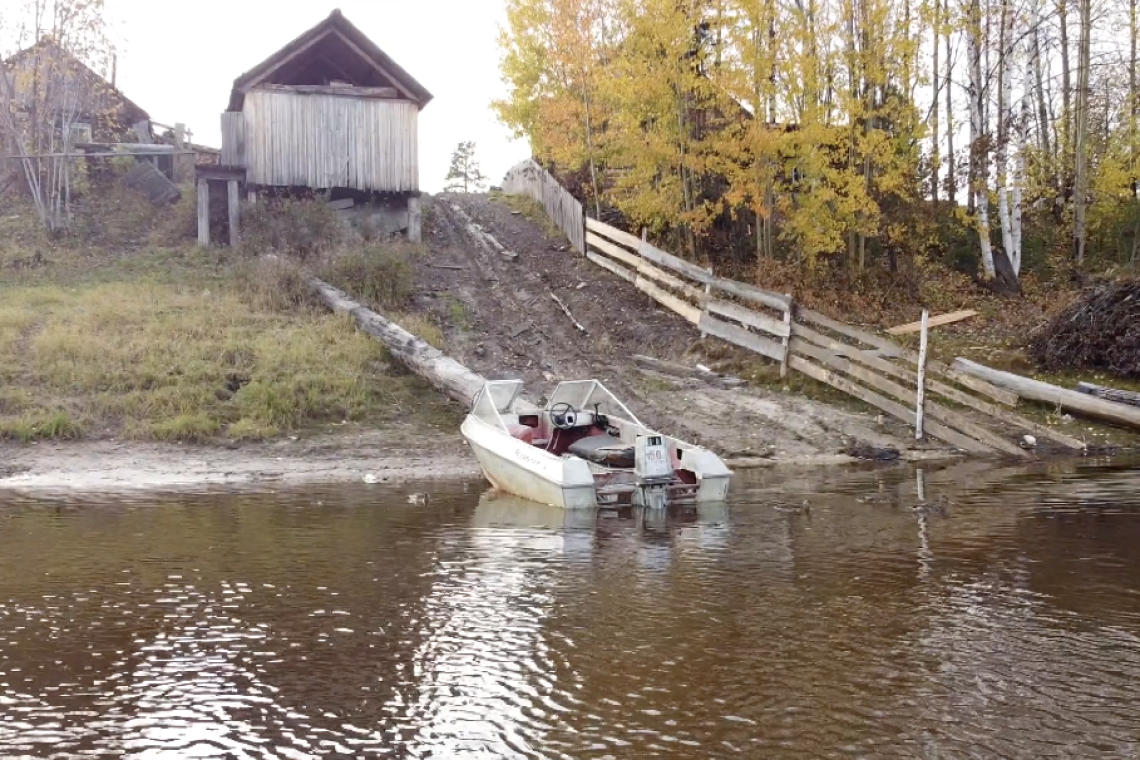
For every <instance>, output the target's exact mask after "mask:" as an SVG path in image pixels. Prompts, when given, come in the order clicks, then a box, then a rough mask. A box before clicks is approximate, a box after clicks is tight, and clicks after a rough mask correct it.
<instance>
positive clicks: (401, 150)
mask: <svg viewBox="0 0 1140 760" xmlns="http://www.w3.org/2000/svg"><path fill="white" fill-rule="evenodd" d="M431 99H432V95H431V93H429V92H428V91H427V90H426V89H425V88H424V87H423V85H421V84H420V83H419V82H417V81H416V80H415V79H414V78H413V77H412V76H411V75H410V74H408V72H406V71H405V70H404V69H403V68H401V67H400V66H399V64H397V63H396V62H395V61H393V60H392V59H391V58H389V57H388V56H387V55H386V54H385V53H384V51H382V50H381V49H380V48H379V47H377V46H376V44H375V43H374V42H372V41H371V40H370V39H368V37H366V36H365V35H364V33H363V32H361V31H360V30H359V29H358V28H356V26H354V25H353V24H352V23H351V22H350V21H349V20H348V19H346V18H345V17H344V16H343V15H342V14H341V12H340V10H339V9H338V10H334V11H333V12H332V13H331V14H330V15H329V16H328V18H326V19H325V20H324V21H322V22H321V23H319V24H317V25H316V26H314V27H313V28H312V29H309V30H308V31H307V32H305V33H304V34H302V35H301V36H300V37H297V38H296V39H295V40H293V41H292V42H290V43H289V44H288V45H286V46H285V47H283V48H281V49H280V50H278V51H277V52H276V53H274V54H273V55H271V56H270V57H269V58H267V59H265V60H264V61H262V62H261V63H259V64H258V65H257V66H255V67H254V68H252V69H250V70H249V71H247V72H246V73H244V74H242V75H241V76H240V77H238V78H237V79H236V80H235V81H234V85H233V90H232V91H231V93H230V102H229V108H228V109H227V110H226V111H225V113H223V114H222V153H221V157H220V161H219V164H218V165H216V166H209V167H205V166H199V167H198V171H197V175H198V237H199V242H200V243H202V244H204V245H207V244H209V215H208V214H209V211H208V209H209V186H210V183H211V182H215V183H217V182H225V183H226V187H227V207H228V212H229V223H230V242H231V244H233V243H234V242H235V241H236V240H237V224H238V201H239V198H240V197H241V186H244V189H245V191H246V194H247V195H248V197H249V198H250V200H254V199H255V198H256V197H257V195H258V194H259V193H266V194H271V193H274V192H280V191H282V190H287V189H288V190H293V189H298V188H307V189H311V190H314V191H320V192H327V193H329V195H330V196H331V198H332V199H333V200H339V201H342V203H341V205H352V204H359V205H363V206H365V207H366V208H368V212H367V213H369V214H370V215H371V216H372V218H373V219H374V221H375V222H377V223H378V226H379V229H380V231H381V232H389V233H395V232H406V233H407V236H408V237H409V238H410V239H412V240H416V241H418V240H419V238H420V215H419V194H420V190H419V144H418V134H419V127H418V124H419V112H420V109H422V108H423V107H424V106H425V105H427V104H428V102H429V101H430V100H431Z"/></svg>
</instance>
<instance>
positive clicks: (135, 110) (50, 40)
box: [0, 34, 151, 121]
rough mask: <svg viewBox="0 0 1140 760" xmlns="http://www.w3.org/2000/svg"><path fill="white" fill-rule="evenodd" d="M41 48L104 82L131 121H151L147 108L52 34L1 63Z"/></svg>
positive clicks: (11, 60) (17, 59)
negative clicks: (62, 57) (128, 95)
mask: <svg viewBox="0 0 1140 760" xmlns="http://www.w3.org/2000/svg"><path fill="white" fill-rule="evenodd" d="M41 49H43V50H48V51H49V52H50V53H52V54H54V55H60V56H65V57H66V58H67V59H68V60H69V61H70V62H71V63H73V64H75V65H76V66H79V67H80V68H81V69H82V70H84V71H86V72H87V73H88V74H89V75H90V76H92V77H93V78H95V79H98V80H99V81H100V82H102V83H103V84H104V85H105V86H106V87H107V89H108V90H109V91H110V93H111V94H112V95H114V96H115V97H117V98H118V99H119V100H121V101H122V102H123V106H124V107H125V108H126V110H127V111H128V112H129V117H130V119H131V121H150V120H151V118H150V114H149V113H147V110H146V109H145V108H143V107H142V106H140V105H139V104H138V103H136V102H134V101H133V100H131V99H130V98H128V97H127V96H126V95H125V94H123V91H122V90H120V89H119V88H118V87H117V86H116V85H113V84H111V83H110V82H108V81H107V78H106V77H104V76H102V75H100V74H99V73H98V72H96V71H95V70H94V69H93V68H91V67H90V66H88V65H87V64H86V63H84V62H83V61H82V60H81V59H80V58H79V56H77V55H75V53H72V52H71V51H70V50H68V49H67V48H65V47H64V46H63V45H61V44H60V43H59V42H57V41H56V39H55V38H54V37H52V36H51V35H50V34H45V35H43V36H42V37H40V39H39V40H37V41H36V42H35V43H33V44H31V45H29V46H28V47H26V48H23V49H22V50H17V51H16V52H15V53H13V54H12V55H10V56H9V57H8V58H7V60H4V61H0V63H2V64H3V65H4V66H11V65H14V64H17V63H19V62H20V61H21V60H22V59H23V58H24V57H25V56H28V55H32V54H33V53H35V52H36V51H37V50H41Z"/></svg>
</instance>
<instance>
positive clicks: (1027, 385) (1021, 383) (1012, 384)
mask: <svg viewBox="0 0 1140 760" xmlns="http://www.w3.org/2000/svg"><path fill="white" fill-rule="evenodd" d="M954 368H955V369H957V370H960V371H962V372H965V373H967V374H969V375H973V376H974V377H979V378H981V379H982V380H985V381H987V382H990V383H993V384H994V385H997V386H1000V387H1002V388H1009V389H1010V390H1011V391H1014V392H1015V393H1017V395H1019V396H1021V397H1022V398H1028V399H1033V400H1034V401H1040V402H1042V403H1045V404H1056V405H1058V406H1061V407H1064V408H1066V409H1070V410H1072V411H1074V412H1080V413H1082V414H1085V415H1088V416H1089V417H1096V418H1098V419H1102V420H1106V421H1108V422H1114V423H1116V424H1118V425H1127V426H1129V427H1134V428H1140V408H1136V407H1132V406H1127V405H1125V404H1118V403H1116V402H1115V401H1105V400H1104V399H1100V398H1097V397H1095V396H1089V395H1086V394H1084V393H1078V392H1077V391H1071V390H1068V389H1067V388H1061V387H1058V386H1056V385H1050V384H1049V383H1043V382H1041V381H1040V380H1032V379H1030V378H1028V377H1022V376H1021V375H1015V374H1013V373H1012V372H1003V371H1002V370H998V369H993V368H991V367H987V366H985V365H984V364H978V363H977V362H972V361H970V360H969V359H963V358H961V357H959V358H957V359H955V360H954Z"/></svg>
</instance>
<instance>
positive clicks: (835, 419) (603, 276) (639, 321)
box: [417, 194, 947, 463]
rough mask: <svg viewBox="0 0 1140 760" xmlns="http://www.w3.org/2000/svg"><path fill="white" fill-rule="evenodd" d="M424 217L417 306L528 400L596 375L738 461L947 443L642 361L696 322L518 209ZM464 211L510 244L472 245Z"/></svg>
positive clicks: (463, 354) (813, 458)
mask: <svg viewBox="0 0 1140 760" xmlns="http://www.w3.org/2000/svg"><path fill="white" fill-rule="evenodd" d="M425 219H426V221H425V240H426V242H427V244H428V247H429V249H430V251H431V253H430V256H429V257H428V258H427V259H426V260H425V261H424V262H422V263H421V266H420V267H419V268H418V272H417V278H418V282H417V292H418V293H419V296H418V298H419V303H418V304H417V306H418V307H419V308H421V309H423V310H425V311H430V312H433V313H435V314H436V315H437V318H438V319H439V321H440V322H441V323H442V324H444V325H445V326H446V329H445V332H446V335H447V343H448V353H450V354H452V355H453V356H455V358H456V359H458V360H459V361H462V362H463V363H464V364H466V365H467V366H469V367H471V368H473V369H475V370H476V371H478V372H480V373H482V374H484V375H486V376H487V377H491V378H521V379H523V380H525V381H526V385H527V391H528V394H529V395H530V396H531V397H532V398H535V399H537V398H539V397H540V396H542V395H543V394H546V393H549V392H550V391H551V390H552V389H553V387H554V386H555V385H556V383H557V382H558V381H560V380H563V379H570V378H589V377H596V378H599V379H601V380H602V381H603V382H605V383H606V385H607V386H609V387H610V388H611V390H613V391H614V392H615V393H616V394H618V396H619V397H621V398H622V399H623V400H626V402H627V403H628V404H629V406H630V408H631V409H633V411H634V412H635V413H636V414H637V415H638V416H640V417H641V418H642V420H643V421H645V422H646V423H647V424H649V425H651V426H653V427H657V428H660V429H661V430H663V431H665V432H669V433H672V434H676V435H678V436H680V437H683V438H687V439H689V440H692V441H694V442H696V443H700V444H703V445H706V446H708V447H710V448H713V449H715V450H717V451H718V452H720V453H722V454H724V455H728V456H729V457H730V458H733V459H736V460H741V463H743V461H745V460H752V461H754V462H756V463H760V462H765V461H767V462H773V463H775V462H797V461H798V462H809V461H810V462H830V461H834V462H840V461H847V460H848V459H849V457H847V456H846V455H845V453H844V452H846V451H847V450H848V448H849V447H850V446H851V444H852V443H854V442H859V443H864V444H870V445H871V446H874V447H880V448H887V447H894V448H896V449H898V450H899V452H900V453H901V454H902V456H903V458H911V459H921V458H929V457H931V456H939V455H944V454H945V453H946V451H947V450H946V449H945V448H939V447H932V446H928V445H924V446H923V447H922V448H916V447H915V443H914V441H913V435H912V434H911V433H910V431H908V430H907V429H906V427H905V426H903V425H902V424H899V423H896V422H895V421H893V420H890V419H883V418H882V417H881V416H879V415H871V414H865V413H860V412H854V411H849V410H846V409H841V408H836V407H833V406H830V405H828V404H824V403H820V402H817V401H813V400H810V399H807V398H804V397H802V396H798V395H793V394H790V393H778V392H772V391H768V390H765V389H761V388H756V387H745V388H736V389H731V390H726V389H720V388H715V387H712V386H710V385H708V384H706V383H704V382H702V381H699V380H679V379H678V378H675V377H666V376H664V375H659V374H656V373H651V372H646V371H644V370H641V369H639V368H638V367H637V366H636V365H635V364H634V362H633V361H632V360H631V357H632V356H633V355H635V354H645V355H649V356H653V357H656V358H659V359H667V360H668V359H676V358H679V357H681V356H682V354H685V353H686V352H687V351H689V349H691V348H692V347H693V346H694V344H696V343H697V342H698V341H699V340H700V335H699V333H698V332H697V331H696V329H695V328H694V327H693V326H692V325H691V324H689V323H688V322H685V321H684V320H682V319H681V318H680V317H678V316H676V315H675V314H673V313H672V312H670V311H668V310H666V309H664V308H661V307H660V306H658V305H657V304H656V303H655V302H654V301H652V300H651V299H650V298H649V297H648V296H647V295H645V294H643V293H641V292H640V291H638V290H637V289H635V288H634V287H633V286H631V285H630V284H629V283H627V282H625V281H623V280H621V279H620V278H618V277H615V276H614V275H612V274H610V273H609V272H606V271H605V270H603V269H601V268H600V267H598V266H596V265H595V264H593V263H591V262H590V261H589V260H587V259H585V258H583V257H582V256H579V255H577V254H576V253H574V252H573V251H572V250H569V248H568V246H567V244H566V241H565V240H564V239H559V238H555V237H550V236H548V234H547V232H546V231H545V230H544V229H543V227H542V226H540V225H539V224H537V223H536V222H535V221H534V220H532V219H529V218H528V216H527V215H526V214H524V213H521V212H520V211H518V210H512V209H511V208H509V207H508V206H506V205H504V204H503V203H501V202H498V201H496V200H493V199H492V198H490V197H488V196H484V195H446V194H445V195H441V196H437V197H435V198H432V199H430V201H429V202H428V203H426V204H425ZM468 219H470V220H472V221H473V222H474V223H475V224H476V225H478V226H479V227H480V228H482V229H483V230H485V231H487V232H489V233H490V234H492V235H493V236H494V237H495V238H496V239H497V240H498V241H499V242H500V243H501V244H502V245H503V246H504V247H505V248H506V249H507V250H508V251H509V252H511V253H514V254H517V256H515V257H511V256H508V255H505V254H503V253H501V252H499V251H497V250H496V249H495V248H494V246H485V245H480V244H479V242H478V240H477V239H476V237H475V236H473V235H471V234H470V232H469V230H468V229H467V220H468ZM551 294H554V295H557V296H558V298H560V299H561V300H562V301H563V302H564V303H565V304H566V305H567V306H568V307H569V309H570V311H571V313H572V314H573V316H574V319H575V320H576V321H577V322H579V323H581V324H582V326H583V327H585V328H586V331H587V332H586V333H585V334H583V333H581V332H580V331H578V329H577V328H576V327H575V325H574V323H573V322H572V321H571V320H570V319H569V318H568V317H567V316H566V315H565V314H564V313H563V312H562V310H561V308H560V307H559V305H558V304H557V303H556V302H555V301H554V299H553V298H552V297H551Z"/></svg>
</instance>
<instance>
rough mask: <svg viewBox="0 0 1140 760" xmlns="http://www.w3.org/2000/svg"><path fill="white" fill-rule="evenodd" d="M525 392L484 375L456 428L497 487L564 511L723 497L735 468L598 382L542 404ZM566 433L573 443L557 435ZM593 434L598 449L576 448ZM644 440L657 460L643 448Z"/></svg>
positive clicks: (560, 391) (562, 387) (571, 386)
mask: <svg viewBox="0 0 1140 760" xmlns="http://www.w3.org/2000/svg"><path fill="white" fill-rule="evenodd" d="M521 388H522V382H521V381H519V380H493V381H488V382H487V384H486V385H485V386H484V388H483V390H482V391H481V392H480V393H479V394H478V395H477V396H476V398H475V400H474V401H473V403H472V409H471V412H470V413H469V414H468V415H467V417H466V419H464V421H463V424H462V426H461V427H460V432H461V433H462V434H463V437H464V439H465V440H466V441H467V443H468V445H470V446H471V450H472V452H473V453H474V454H475V457H476V458H477V459H478V460H479V465H480V466H481V467H482V468H483V474H484V475H485V476H486V478H487V480H488V481H490V483H491V485H493V486H494V487H495V488H496V489H498V490H499V491H501V492H504V493H508V494H512V495H515V496H521V497H523V498H525V499H530V500H531V501H535V502H538V503H540V504H548V505H551V506H554V507H562V508H564V509H593V508H596V507H598V506H621V505H630V504H644V505H647V506H654V507H658V506H666V505H667V504H671V503H715V502H723V501H724V499H725V498H726V497H727V495H728V486H729V480H730V478H731V476H732V473H731V471H730V470H729V469H728V468H727V467H726V466H725V465H724V462H722V461H721V460H720V458H719V457H718V456H717V455H716V454H714V453H713V452H711V451H709V450H707V449H704V448H701V447H699V446H693V445H691V444H687V443H685V442H684V441H680V440H677V439H675V438H670V437H668V436H665V435H662V434H660V433H657V432H655V431H652V430H650V429H649V428H647V427H645V426H644V425H642V424H641V423H640V422H638V421H637V419H636V417H634V416H633V414H632V412H630V411H629V409H628V408H626V407H625V406H624V405H623V404H622V403H621V402H620V401H618V400H617V399H616V398H615V397H614V396H613V394H611V393H610V392H609V391H608V390H607V389H606V388H605V387H604V386H603V385H602V384H601V383H600V382H598V381H597V380H588V381H565V382H563V383H561V384H559V386H558V388H557V389H555V391H554V393H553V395H552V396H551V400H550V402H548V405H547V407H546V408H542V409H540V408H538V407H535V406H533V405H531V404H530V403H529V402H526V401H525V400H523V399H521V398H520V396H519V392H520V390H521ZM571 402H572V403H571ZM603 406H605V407H606V409H605V410H602V408H601V407H603ZM522 420H526V421H527V422H526V424H523V422H522ZM596 422H600V425H601V427H599V426H598V425H596V424H595V423H596ZM568 431H569V433H568V434H569V435H570V436H571V440H570V441H569V443H567V441H566V440H565V439H563V438H562V437H561V436H562V435H563V434H567V432H568ZM599 439H600V443H601V447H600V448H591V447H589V446H586V447H578V448H577V449H575V446H577V443H576V442H581V441H596V440H599ZM649 445H652V446H656V447H657V448H656V449H655V451H656V459H655V460H654V459H652V458H651V457H650V455H649V453H646V452H647V449H645V448H641V447H643V446H649ZM635 447H637V450H638V452H639V453H636V454H634V453H633V452H632V449H633V448H635ZM599 451H601V452H602V453H601V454H599V453H598V452H599ZM583 457H588V458H589V460H590V461H587V459H586V458H583ZM667 459H671V460H672V461H671V462H668V461H666V460H667ZM631 460H633V461H631ZM634 462H636V464H635V463H634Z"/></svg>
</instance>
